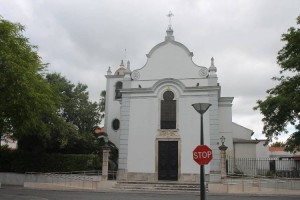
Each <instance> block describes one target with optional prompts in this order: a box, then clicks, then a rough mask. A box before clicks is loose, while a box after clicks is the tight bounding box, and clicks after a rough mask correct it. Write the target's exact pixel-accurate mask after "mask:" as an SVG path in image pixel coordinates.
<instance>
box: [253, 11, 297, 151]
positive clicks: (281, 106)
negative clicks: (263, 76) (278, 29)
mask: <svg viewBox="0 0 300 200" xmlns="http://www.w3.org/2000/svg"><path fill="white" fill-rule="evenodd" d="M297 24H298V25H299V24H300V16H298V18H297ZM281 40H282V41H284V42H286V43H285V46H284V47H283V48H282V49H281V50H280V51H279V52H278V56H277V63H278V64H279V66H280V67H281V71H280V74H281V76H280V77H274V78H273V79H274V80H276V81H278V82H279V83H278V85H277V86H275V87H274V88H272V89H269V90H268V91H267V94H268V95H267V97H266V99H265V100H258V101H257V104H258V105H257V106H256V107H255V108H254V109H259V110H260V112H261V113H262V114H263V116H264V117H263V119H262V121H263V123H264V127H263V133H264V134H265V136H266V137H267V139H268V140H269V141H270V142H271V141H272V138H274V137H277V136H278V135H280V134H282V133H288V130H287V126H288V125H291V126H293V127H294V131H293V132H292V134H291V136H290V137H289V138H288V140H287V142H286V150H288V151H300V148H299V147H300V124H299V120H300V29H299V28H295V27H291V28H289V29H288V32H287V33H285V34H283V35H282V38H281Z"/></svg>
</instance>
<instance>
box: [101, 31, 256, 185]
mask: <svg viewBox="0 0 300 200" xmlns="http://www.w3.org/2000/svg"><path fill="white" fill-rule="evenodd" d="M192 57H193V53H192V52H190V51H189V49H188V48H187V47H186V46H185V45H183V44H181V43H179V42H177V41H175V38H174V36H173V30H172V28H171V27H169V28H168V30H167V35H166V36H165V40H164V41H163V42H161V43H159V44H157V45H156V46H154V47H153V48H152V49H151V50H150V52H149V53H148V54H147V62H146V64H145V65H144V66H143V67H141V68H140V69H136V70H133V71H132V70H131V69H130V63H129V62H127V65H126V66H125V64H124V63H123V61H122V63H121V65H120V67H119V68H118V69H117V70H116V71H115V73H112V72H111V69H110V68H109V70H108V71H107V75H106V78H107V85H106V108H105V131H106V132H107V133H108V136H109V139H110V140H111V141H112V142H114V143H115V144H116V146H117V147H118V148H119V163H118V165H119V166H118V167H119V168H118V180H126V181H160V180H162V181H165V180H170V181H179V182H199V165H198V164H197V163H195V161H194V160H193V156H192V152H193V150H194V148H195V147H196V146H197V145H199V144H200V115H199V113H197V112H196V111H195V110H194V108H193V107H192V104H194V103H210V104H211V106H210V108H209V109H208V111H207V112H206V113H205V114H204V115H203V116H204V127H203V128H204V144H206V145H207V146H209V147H210V148H211V149H212V151H213V160H212V161H211V162H210V164H209V165H206V167H205V172H206V174H207V175H208V176H209V181H211V182H218V181H220V179H221V176H220V150H219V148H218V147H219V146H220V137H221V136H225V137H226V138H227V139H226V143H225V144H226V145H227V146H228V147H229V148H228V153H229V154H233V153H234V146H233V145H234V144H233V140H234V138H243V139H245V140H247V139H250V138H251V133H252V131H251V130H249V129H246V128H243V127H240V126H239V125H236V124H234V123H233V122H232V101H233V97H222V96H221V87H220V85H219V83H218V77H217V68H216V67H215V65H214V59H213V58H212V59H211V65H210V66H209V67H204V66H199V65H197V64H195V63H194V62H193V60H192Z"/></svg>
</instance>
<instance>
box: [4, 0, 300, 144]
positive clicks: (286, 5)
mask: <svg viewBox="0 0 300 200" xmlns="http://www.w3.org/2000/svg"><path fill="white" fill-rule="evenodd" d="M170 10H171V11H172V12H173V13H174V17H173V18H172V26H173V29H174V36H175V40H176V41H178V42H181V43H183V44H184V45H186V46H187V47H188V48H189V50H190V51H191V52H193V53H194V57H193V60H194V62H195V63H196V64H197V65H201V66H206V67H209V65H210V59H211V57H214V58H215V66H216V67H217V69H218V72H217V74H218V77H219V83H220V84H221V86H222V96H225V97H226V96H233V97H235V99H234V101H233V121H234V122H236V123H238V124H241V125H243V126H245V127H248V128H250V129H252V130H253V131H254V132H255V134H254V136H253V138H262V137H263V136H262V135H261V134H260V133H261V131H262V127H263V124H262V122H261V118H262V116H261V115H260V114H259V111H254V110H253V109H252V108H253V107H254V106H255V105H256V100H257V99H263V98H264V97H265V96H266V93H265V91H266V90H267V89H269V88H271V87H273V86H274V85H275V84H276V82H274V81H272V80H271V78H272V77H273V76H276V75H278V72H279V70H280V68H279V66H278V65H277V64H276V56H277V52H278V51H279V50H280V49H281V48H282V46H283V45H284V43H283V42H281V41H280V38H281V34H282V33H284V32H286V31H287V29H288V28H289V27H291V26H296V18H297V16H298V15H300V1H299V0H286V1H279V0H278V1H275V0H240V1H238V0H0V15H1V16H2V17H3V18H5V19H7V20H10V21H12V22H20V23H21V24H23V25H25V26H26V32H25V35H26V36H27V37H28V38H30V42H31V43H32V44H35V45H38V47H39V51H38V53H39V55H40V56H41V57H42V59H43V62H44V63H50V66H49V71H50V72H59V73H61V74H62V75H64V76H66V78H67V79H69V80H71V81H72V82H73V83H77V82H82V83H84V84H86V85H88V87H89V92H90V97H91V100H93V101H98V99H99V97H100V92H101V90H104V89H105V84H106V79H105V77H104V75H105V74H106V71H107V69H108V66H111V67H112V70H113V71H115V70H116V69H117V68H118V66H119V64H120V60H122V59H124V60H130V62H131V69H138V68H141V67H142V66H143V65H144V64H145V63H146V56H145V54H147V53H148V52H149V51H150V50H151V48H152V47H153V46H155V45H156V44H158V43H160V42H162V41H163V40H164V36H165V31H166V29H167V26H168V22H169V21H168V18H167V17H166V15H167V14H168V12H169V11H170ZM125 49H126V54H125ZM281 139H284V138H281Z"/></svg>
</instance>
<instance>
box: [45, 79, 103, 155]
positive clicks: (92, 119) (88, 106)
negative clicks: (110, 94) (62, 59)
mask: <svg viewBox="0 0 300 200" xmlns="http://www.w3.org/2000/svg"><path fill="white" fill-rule="evenodd" d="M46 78H47V81H48V82H49V84H50V85H51V88H52V89H53V90H54V91H55V92H56V93H57V94H58V95H59V98H58V100H57V102H56V104H57V115H58V116H59V117H60V120H58V122H57V123H56V124H58V125H59V126H56V127H53V128H54V129H52V131H53V132H52V139H51V140H50V143H51V145H49V148H50V149H51V151H58V152H62V153H93V152H95V151H99V147H100V146H99V141H98V140H97V138H96V136H95V135H93V132H94V128H95V127H96V126H97V125H98V124H99V123H100V111H99V109H100V108H99V104H98V103H96V102H90V101H89V94H88V92H87V86H86V85H84V84H81V83H78V84H77V85H76V86H75V85H74V84H72V83H71V82H70V81H68V80H67V79H66V78H65V77H63V76H61V75H60V74H58V73H52V74H47V76H46ZM65 124H67V125H68V126H66V125H65Z"/></svg>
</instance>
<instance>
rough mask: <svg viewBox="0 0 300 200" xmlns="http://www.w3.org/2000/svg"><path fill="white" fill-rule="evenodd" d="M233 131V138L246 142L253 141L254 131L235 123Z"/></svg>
mask: <svg viewBox="0 0 300 200" xmlns="http://www.w3.org/2000/svg"><path fill="white" fill-rule="evenodd" d="M232 131H233V132H232V137H233V138H240V139H245V140H251V135H252V133H253V131H252V130H250V129H248V128H246V127H244V126H241V125H239V124H237V123H234V122H233V123H232Z"/></svg>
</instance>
